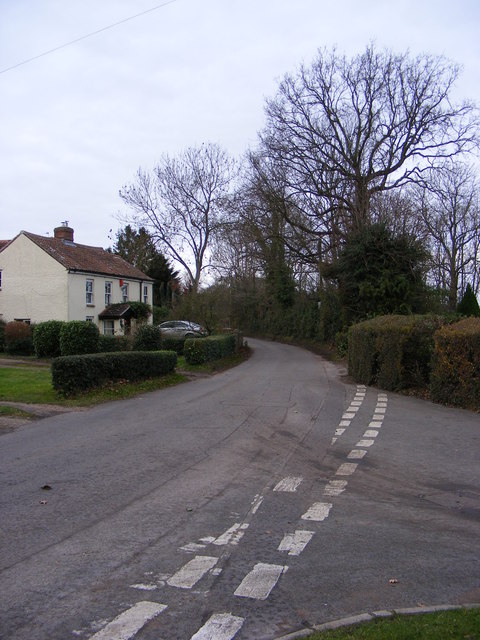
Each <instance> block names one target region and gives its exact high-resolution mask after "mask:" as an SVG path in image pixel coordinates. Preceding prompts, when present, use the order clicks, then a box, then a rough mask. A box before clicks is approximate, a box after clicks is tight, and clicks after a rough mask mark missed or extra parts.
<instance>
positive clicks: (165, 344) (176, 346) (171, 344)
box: [162, 337, 185, 356]
mask: <svg viewBox="0 0 480 640" xmlns="http://www.w3.org/2000/svg"><path fill="white" fill-rule="evenodd" d="M184 348H185V338H165V337H163V338H162V349H166V350H167V351H176V352H177V354H178V355H179V356H183V349H184Z"/></svg>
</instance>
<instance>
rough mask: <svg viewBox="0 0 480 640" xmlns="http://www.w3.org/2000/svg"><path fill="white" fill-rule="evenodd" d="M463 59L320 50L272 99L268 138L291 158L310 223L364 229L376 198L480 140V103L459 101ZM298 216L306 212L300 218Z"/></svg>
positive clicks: (297, 195)
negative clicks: (479, 105)
mask: <svg viewBox="0 0 480 640" xmlns="http://www.w3.org/2000/svg"><path fill="white" fill-rule="evenodd" d="M458 74H459V68H458V67H457V66H456V65H455V64H453V63H451V62H450V61H448V60H446V59H445V58H443V57H432V56H428V55H422V56H419V57H417V58H412V57H410V56H409V54H403V55H397V54H394V53H392V52H389V51H381V52H377V51H375V49H374V47H373V45H370V46H368V47H367V48H366V50H365V51H364V53H362V54H361V55H358V56H355V57H353V58H352V59H347V58H346V57H345V56H341V55H339V54H338V53H337V51H336V50H333V51H332V52H328V51H326V50H321V51H320V52H319V54H318V57H317V58H316V60H315V61H314V62H313V64H312V65H311V66H310V67H305V66H303V67H301V69H300V70H299V72H298V73H297V74H296V75H287V76H285V78H284V80H283V81H282V82H281V84H280V87H279V90H278V93H277V95H276V96H275V97H274V98H273V99H271V100H269V101H268V102H267V106H266V113H267V124H266V127H265V130H264V131H263V133H262V134H261V144H262V146H263V148H264V150H266V152H267V153H269V154H270V156H271V157H272V159H273V161H274V162H275V163H276V164H277V165H279V166H281V167H282V173H283V175H284V176H285V178H286V187H287V193H288V195H289V197H290V198H291V199H292V200H294V201H295V204H296V209H292V210H295V211H298V210H299V209H300V210H302V211H303V215H304V221H303V226H304V228H305V230H306V231H308V230H310V232H312V233H317V234H318V235H319V236H322V235H323V234H325V231H327V232H329V230H331V229H339V228H340V229H344V230H345V231H347V232H348V231H349V230H353V231H355V230H356V229H360V228H361V227H362V226H364V225H365V224H370V222H371V203H372V198H373V197H374V196H376V195H377V194H380V193H385V192H387V191H391V190H393V189H397V188H398V187H401V186H404V185H406V184H409V183H412V182H419V181H421V180H422V179H423V174H424V172H425V171H426V170H427V169H428V168H429V167H432V166H435V165H436V164H437V163H438V162H439V161H442V160H443V159H444V158H445V157H452V156H455V155H457V154H461V153H463V152H466V151H469V150H470V149H472V148H473V147H474V146H475V144H476V143H477V139H476V136H477V133H478V112H477V110H476V109H475V107H474V106H473V105H472V104H470V103H467V102H464V103H462V104H454V103H453V102H452V95H451V94H452V87H453V85H454V83H455V81H456V79H457V76H458ZM297 223H298V224H300V223H301V221H297Z"/></svg>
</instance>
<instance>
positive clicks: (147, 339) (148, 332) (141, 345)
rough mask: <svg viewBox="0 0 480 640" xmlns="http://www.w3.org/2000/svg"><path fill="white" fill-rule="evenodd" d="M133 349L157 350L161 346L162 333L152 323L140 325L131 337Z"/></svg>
mask: <svg viewBox="0 0 480 640" xmlns="http://www.w3.org/2000/svg"><path fill="white" fill-rule="evenodd" d="M133 348H134V349H135V351H159V350H160V349H161V348H162V334H161V332H160V329H159V328H158V327H156V326H155V325H153V324H144V325H141V326H140V327H139V328H138V329H137V332H136V333H135V335H134V337H133Z"/></svg>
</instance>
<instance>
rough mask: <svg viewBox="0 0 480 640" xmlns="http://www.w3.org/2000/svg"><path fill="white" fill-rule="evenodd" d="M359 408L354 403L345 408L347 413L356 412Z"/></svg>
mask: <svg viewBox="0 0 480 640" xmlns="http://www.w3.org/2000/svg"><path fill="white" fill-rule="evenodd" d="M359 409H360V407H357V406H355V405H352V404H351V405H350V406H349V407H348V409H347V411H348V413H357V411H358V410H359Z"/></svg>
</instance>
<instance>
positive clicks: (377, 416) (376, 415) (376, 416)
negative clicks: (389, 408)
mask: <svg viewBox="0 0 480 640" xmlns="http://www.w3.org/2000/svg"><path fill="white" fill-rule="evenodd" d="M384 418H385V416H384V415H383V413H374V414H373V416H372V420H380V421H383V419H384Z"/></svg>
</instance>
